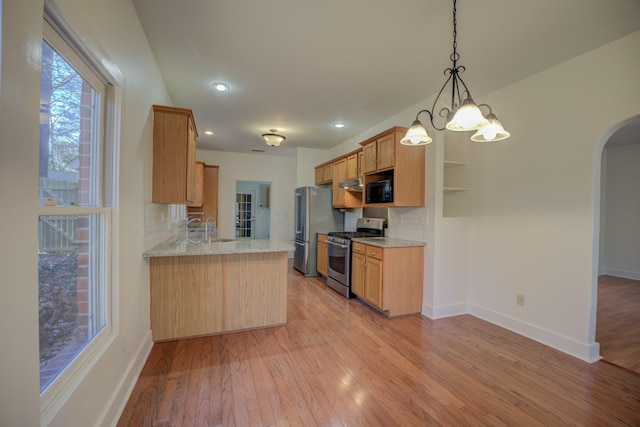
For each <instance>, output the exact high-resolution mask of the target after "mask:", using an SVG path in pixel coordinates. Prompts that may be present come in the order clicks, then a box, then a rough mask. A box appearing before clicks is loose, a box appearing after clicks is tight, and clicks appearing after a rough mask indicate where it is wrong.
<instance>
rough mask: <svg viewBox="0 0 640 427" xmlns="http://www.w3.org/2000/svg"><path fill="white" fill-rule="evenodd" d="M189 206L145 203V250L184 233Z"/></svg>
mask: <svg viewBox="0 0 640 427" xmlns="http://www.w3.org/2000/svg"><path fill="white" fill-rule="evenodd" d="M186 217H187V207H186V206H184V205H165V204H159V203H151V202H147V203H145V204H144V250H145V251H148V250H149V249H151V248H153V247H154V246H156V245H158V244H160V243H162V242H164V241H166V240H168V239H170V238H172V237H174V236H176V235H178V234H180V233H182V232H183V231H184V220H185V218H186Z"/></svg>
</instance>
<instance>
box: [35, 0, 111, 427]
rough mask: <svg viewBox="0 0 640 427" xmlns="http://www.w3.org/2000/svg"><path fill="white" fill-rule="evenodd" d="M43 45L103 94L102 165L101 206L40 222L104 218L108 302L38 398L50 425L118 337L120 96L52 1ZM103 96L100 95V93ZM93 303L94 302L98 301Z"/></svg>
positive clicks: (49, 209) (44, 210)
mask: <svg viewBox="0 0 640 427" xmlns="http://www.w3.org/2000/svg"><path fill="white" fill-rule="evenodd" d="M44 6H45V7H44V25H43V40H45V41H46V42H47V43H48V44H49V45H50V46H51V47H53V48H54V49H55V50H56V52H57V53H58V54H60V55H61V56H62V57H64V58H65V60H66V61H67V62H69V64H71V65H72V66H73V67H74V68H75V70H76V71H77V72H78V73H79V74H80V75H81V76H82V77H83V78H84V79H85V80H87V81H88V82H89V83H90V84H92V85H94V87H95V88H96V89H98V90H99V88H104V91H103V92H102V94H101V95H102V97H103V100H102V102H101V105H102V106H103V111H102V114H101V121H102V123H101V127H102V135H101V146H100V159H101V162H100V165H99V171H98V173H97V175H98V176H99V179H98V181H99V182H97V184H98V187H99V188H96V190H97V206H73V207H68V206H38V212H37V214H38V216H42V215H88V214H97V215H99V216H100V218H102V220H101V222H100V225H99V227H98V232H99V233H100V235H99V236H98V238H99V241H100V244H101V249H100V254H101V257H100V259H99V261H98V262H100V263H102V264H103V268H101V269H100V271H101V275H102V277H101V278H100V280H103V281H104V283H105V286H104V290H103V295H100V296H97V297H96V298H101V299H106V307H105V326H104V328H103V329H102V330H101V331H100V332H99V333H98V334H96V336H94V337H93V339H91V341H90V342H89V343H88V344H87V346H86V347H85V348H84V349H83V350H82V351H81V352H80V353H79V354H78V356H77V357H76V358H75V360H74V361H73V362H71V363H70V364H69V365H68V366H67V368H66V369H65V370H64V371H63V372H62V373H60V375H59V376H58V377H57V378H56V379H55V380H54V381H53V383H52V384H51V385H50V386H49V387H48V388H47V389H46V390H44V392H43V393H42V394H41V395H40V418H41V424H42V425H48V424H49V423H50V422H51V421H52V420H53V417H54V416H55V415H56V414H57V413H58V411H59V410H60V408H61V407H62V405H63V404H64V403H65V402H66V401H67V400H68V399H69V397H70V396H71V395H72V394H73V393H74V392H75V391H76V389H77V388H78V386H79V385H80V383H81V382H82V381H83V380H84V379H85V378H86V377H87V375H88V374H89V373H90V372H91V370H92V369H94V368H95V367H96V365H97V362H98V361H99V359H100V357H101V356H102V355H103V354H104V353H105V351H106V350H107V349H108V348H109V347H110V346H111V345H113V343H114V342H115V341H116V339H117V336H118V325H117V316H115V314H116V313H117V309H118V307H117V302H118V292H117V291H118V286H117V279H118V277H119V276H118V263H117V256H116V255H115V254H116V253H117V252H116V251H117V237H116V236H117V223H118V221H117V220H116V215H115V212H117V208H118V206H117V200H118V197H117V194H116V192H117V189H118V176H119V173H118V172H119V162H118V159H119V134H120V111H121V105H122V99H121V97H122V95H121V91H120V89H119V87H118V86H117V85H116V84H114V83H115V82H116V79H115V78H113V76H112V75H111V74H110V73H109V72H108V71H107V70H106V69H105V67H104V66H103V65H102V64H101V62H100V61H99V60H98V59H97V58H96V57H95V56H94V55H93V54H92V52H91V51H90V50H89V49H87V48H86V46H85V45H84V44H83V43H82V42H81V38H80V37H79V36H78V35H77V34H76V33H75V32H74V31H73V30H72V29H71V26H70V25H69V24H68V23H67V22H66V20H65V18H64V17H63V15H62V14H61V12H60V10H59V9H58V8H57V6H56V5H55V3H54V2H53V1H52V0H45V3H44ZM99 91H100V90H99ZM94 300H95V299H94Z"/></svg>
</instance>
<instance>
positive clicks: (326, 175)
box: [315, 163, 333, 185]
mask: <svg viewBox="0 0 640 427" xmlns="http://www.w3.org/2000/svg"><path fill="white" fill-rule="evenodd" d="M332 181H333V168H332V164H331V163H329V164H326V165H320V166H316V167H315V183H316V185H326V184H331V182H332Z"/></svg>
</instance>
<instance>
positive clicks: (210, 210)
mask: <svg viewBox="0 0 640 427" xmlns="http://www.w3.org/2000/svg"><path fill="white" fill-rule="evenodd" d="M198 163H201V162H198ZM202 166H203V183H202V204H201V205H200V206H199V207H191V206H189V207H188V208H187V211H188V212H189V214H192V215H199V218H201V219H202V222H205V221H206V220H207V218H213V220H214V221H216V224H217V222H218V175H219V171H220V167H219V166H217V165H207V164H204V163H202Z"/></svg>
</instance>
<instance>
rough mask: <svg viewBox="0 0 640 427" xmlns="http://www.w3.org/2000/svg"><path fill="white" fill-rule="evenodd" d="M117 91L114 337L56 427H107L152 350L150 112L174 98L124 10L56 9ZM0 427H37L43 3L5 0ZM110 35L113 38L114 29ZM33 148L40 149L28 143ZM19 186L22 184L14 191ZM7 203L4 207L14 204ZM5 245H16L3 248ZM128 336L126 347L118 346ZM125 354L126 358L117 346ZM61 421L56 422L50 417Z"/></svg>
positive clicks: (121, 4)
mask: <svg viewBox="0 0 640 427" xmlns="http://www.w3.org/2000/svg"><path fill="white" fill-rule="evenodd" d="M57 3H58V5H59V7H60V9H61V10H62V12H63V14H64V15H65V16H66V18H67V19H68V21H69V23H70V24H71V26H72V27H73V28H74V30H75V31H76V32H77V33H78V34H79V36H80V38H81V39H82V40H83V41H84V43H86V44H87V46H88V47H89V48H90V50H91V51H92V52H93V53H94V54H95V55H96V56H97V57H98V58H100V59H102V60H103V62H104V63H105V64H111V65H113V66H112V67H110V68H111V69H110V71H111V72H112V73H113V74H114V76H115V77H116V80H117V83H118V84H119V85H120V89H119V90H120V96H121V102H122V103H121V106H122V110H121V124H122V132H121V134H120V135H119V137H120V171H119V172H120V175H119V176H120V181H119V182H120V185H119V188H118V191H119V196H118V197H117V201H116V204H117V206H116V210H115V217H114V225H115V233H116V234H115V235H114V236H113V239H114V240H113V243H114V251H113V255H114V258H113V261H114V263H115V264H116V265H117V267H118V269H117V270H116V271H115V277H114V280H115V281H116V282H115V283H116V288H115V289H114V294H113V299H114V303H115V304H114V311H113V316H114V327H115V330H114V333H113V334H112V336H111V337H110V340H109V341H108V345H107V346H106V348H105V349H104V351H103V352H102V354H101V355H100V356H99V357H98V359H97V361H96V363H95V365H92V366H88V367H87V370H86V371H85V372H83V373H82V374H81V375H80V378H79V386H78V388H77V389H76V390H75V391H71V392H70V394H68V395H64V396H62V395H61V397H63V398H62V399H61V400H55V401H53V402H51V406H50V407H49V408H48V410H47V412H46V414H45V415H46V416H47V417H51V420H50V421H51V425H54V426H58V425H59V426H89V425H90V426H97V425H102V423H103V422H104V423H105V424H107V425H110V424H112V423H113V422H114V419H117V417H118V416H119V412H120V406H121V405H122V404H123V403H124V402H125V399H126V398H127V393H128V390H129V388H130V387H132V385H133V383H134V382H135V380H136V377H137V374H138V371H137V370H138V369H140V367H141V366H142V363H144V360H145V359H146V356H147V352H148V351H149V349H150V345H151V338H150V333H149V272H148V267H147V264H146V262H145V261H144V260H143V259H142V257H141V253H142V250H143V241H142V240H143V239H142V235H143V210H144V208H143V206H144V202H145V201H149V200H150V199H151V131H152V130H151V104H152V103H158V104H169V103H170V98H169V96H168V93H167V90H166V88H165V86H164V83H163V80H162V78H161V76H160V73H159V71H158V69H157V66H156V64H155V60H154V58H153V55H152V53H151V51H150V49H149V46H148V44H147V42H146V38H145V36H144V34H143V32H142V28H141V26H140V24H139V22H138V18H137V15H136V13H135V11H134V9H133V6H132V4H131V2H130V1H129V0H94V1H91V2H86V1H80V0H58V1H57ZM2 8H3V10H2V18H3V22H2V30H3V34H2V38H3V40H2V73H1V78H2V82H1V93H0V100H1V106H0V108H1V112H2V113H1V114H0V135H2V137H1V138H2V139H1V150H2V152H1V155H0V159H1V160H0V161H1V162H2V167H0V170H1V172H0V173H2V179H1V180H0V182H1V184H0V196H1V197H2V199H3V200H5V201H7V202H6V203H3V206H2V219H3V220H2V221H0V235H1V236H2V239H3V242H4V243H5V244H3V245H1V248H0V260H1V261H0V262H1V263H2V268H1V271H2V286H0V319H1V321H0V325H1V326H0V330H1V333H0V336H1V337H2V340H3V342H4V343H5V344H6V345H3V350H2V352H0V425H3V426H4V425H7V426H36V425H39V424H40V398H39V378H38V372H39V366H38V276H37V252H38V238H37V230H36V226H35V225H36V224H37V213H36V208H37V207H36V203H37V178H38V173H37V159H38V144H37V141H38V123H39V117H38V116H39V112H38V111H37V110H38V107H37V106H38V105H39V87H40V77H39V67H40V46H41V39H42V16H43V1H42V0H20V1H18V0H9V1H6V0H5V1H3V2H2ZM116 29H117V30H116ZM33 141H36V143H33ZM17 184H18V185H17ZM9 201H10V202H9ZM8 242H11V244H8ZM125 336H126V338H125ZM123 344H124V345H125V348H126V349H125V351H124V352H122V351H121V347H122V345H123ZM56 412H57V414H56Z"/></svg>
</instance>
